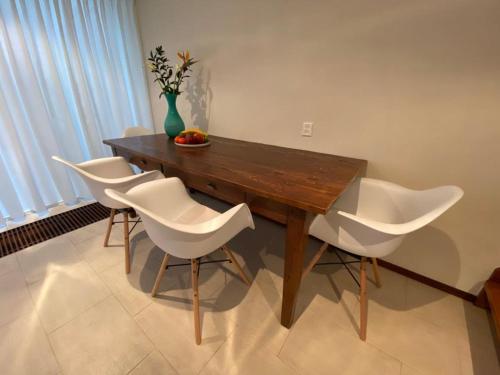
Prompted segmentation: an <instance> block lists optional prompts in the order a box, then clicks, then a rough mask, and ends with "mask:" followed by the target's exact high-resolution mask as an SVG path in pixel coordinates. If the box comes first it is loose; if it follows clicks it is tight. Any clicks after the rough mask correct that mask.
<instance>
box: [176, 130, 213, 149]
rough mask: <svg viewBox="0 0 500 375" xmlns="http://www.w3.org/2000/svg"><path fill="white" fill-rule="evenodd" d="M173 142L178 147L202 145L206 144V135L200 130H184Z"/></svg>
mask: <svg viewBox="0 0 500 375" xmlns="http://www.w3.org/2000/svg"><path fill="white" fill-rule="evenodd" d="M174 141H175V143H176V144H178V145H202V144H205V143H208V134H207V133H205V132H203V131H201V130H200V129H186V130H184V131H182V132H181V133H180V134H179V135H178V136H177V137H175V139H174Z"/></svg>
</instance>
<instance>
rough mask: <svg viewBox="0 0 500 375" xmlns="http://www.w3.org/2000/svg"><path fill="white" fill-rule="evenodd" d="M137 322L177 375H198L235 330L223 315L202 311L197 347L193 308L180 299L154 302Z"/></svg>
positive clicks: (137, 318)
mask: <svg viewBox="0 0 500 375" xmlns="http://www.w3.org/2000/svg"><path fill="white" fill-rule="evenodd" d="M176 298H177V297H176ZM202 310H204V309H202ZM136 320H137V322H138V323H139V325H140V326H141V327H142V329H143V330H144V332H145V333H146V335H147V336H148V337H149V338H150V339H151V340H152V341H153V343H154V344H155V346H156V347H157V348H158V350H160V352H161V353H162V354H163V356H164V357H165V358H166V359H167V360H168V361H169V363H171V364H172V366H173V367H174V368H175V369H176V370H177V372H178V373H180V374H197V373H198V372H199V371H200V370H201V369H202V368H203V367H204V366H205V364H206V363H207V362H208V360H209V359H210V358H211V357H212V356H213V355H214V353H215V352H216V351H217V349H219V347H220V346H221V345H222V344H223V343H224V341H225V340H226V338H227V336H228V335H229V333H230V331H231V329H232V328H233V326H234V324H233V323H232V322H231V321H230V320H228V319H227V318H225V317H224V316H223V315H220V314H213V313H210V312H206V311H204V312H203V313H202V314H201V330H202V343H201V345H196V343H195V338H194V323H193V312H192V305H191V304H187V303H184V302H182V299H181V300H178V301H176V299H174V300H163V301H161V303H160V302H155V303H153V304H151V305H149V306H148V307H146V309H144V310H143V311H142V312H140V313H139V314H138V315H137V316H136Z"/></svg>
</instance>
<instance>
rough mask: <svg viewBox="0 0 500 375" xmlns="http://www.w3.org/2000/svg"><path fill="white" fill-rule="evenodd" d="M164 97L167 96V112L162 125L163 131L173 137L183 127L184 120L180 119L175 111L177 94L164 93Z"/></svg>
mask: <svg viewBox="0 0 500 375" xmlns="http://www.w3.org/2000/svg"><path fill="white" fill-rule="evenodd" d="M165 98H167V103H168V112H167V117H165V122H164V124H163V125H164V128H165V133H167V135H168V136H169V137H170V138H174V137H177V136H178V135H179V133H180V132H181V131H183V130H184V129H185V127H184V121H182V118H181V116H180V115H179V112H178V111H177V94H165Z"/></svg>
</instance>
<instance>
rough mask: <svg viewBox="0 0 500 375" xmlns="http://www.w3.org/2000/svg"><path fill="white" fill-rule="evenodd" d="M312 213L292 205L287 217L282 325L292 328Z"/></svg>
mask: <svg viewBox="0 0 500 375" xmlns="http://www.w3.org/2000/svg"><path fill="white" fill-rule="evenodd" d="M311 219H312V215H311V214H310V213H308V212H307V211H304V210H301V209H298V208H293V207H290V208H289V210H288V217H287V228H286V242H285V246H286V248H285V275H284V278H283V301H282V305H281V325H283V326H285V327H287V328H290V327H291V326H292V323H293V317H294V310H295V303H296V300H297V294H298V291H299V287H300V280H301V278H302V269H303V267H304V249H305V247H306V245H307V240H308V232H309V225H310V224H311Z"/></svg>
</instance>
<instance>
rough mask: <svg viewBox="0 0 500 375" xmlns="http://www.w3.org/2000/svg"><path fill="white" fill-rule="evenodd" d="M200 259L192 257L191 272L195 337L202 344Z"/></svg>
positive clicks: (197, 342)
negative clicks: (199, 293) (199, 285)
mask: <svg viewBox="0 0 500 375" xmlns="http://www.w3.org/2000/svg"><path fill="white" fill-rule="evenodd" d="M199 266H200V265H199V263H198V259H191V273H192V275H191V276H192V284H193V315H194V316H193V318H194V337H195V339H196V345H200V344H201V331H200V299H199V295H198V267H199Z"/></svg>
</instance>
